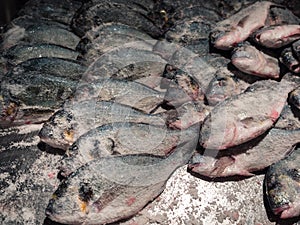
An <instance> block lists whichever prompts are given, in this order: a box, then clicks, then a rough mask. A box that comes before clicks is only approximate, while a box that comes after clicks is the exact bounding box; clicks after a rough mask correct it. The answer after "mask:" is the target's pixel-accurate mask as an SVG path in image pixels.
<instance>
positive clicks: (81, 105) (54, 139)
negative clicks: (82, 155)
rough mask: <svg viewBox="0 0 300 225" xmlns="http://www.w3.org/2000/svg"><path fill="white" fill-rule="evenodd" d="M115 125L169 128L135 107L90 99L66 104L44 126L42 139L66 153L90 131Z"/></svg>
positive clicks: (156, 116)
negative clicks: (128, 123)
mask: <svg viewBox="0 0 300 225" xmlns="http://www.w3.org/2000/svg"><path fill="white" fill-rule="evenodd" d="M114 122H135V123H145V124H151V125H157V126H165V120H164V118H163V117H162V116H161V115H149V114H145V113H143V112H141V111H139V110H136V109H133V108H131V107H128V106H125V105H122V104H118V103H114V102H105V101H98V100H97V99H90V100H86V101H82V102H71V103H69V105H68V103H65V106H64V109H62V110H59V111H57V112H56V113H55V114H54V115H53V116H52V117H51V118H50V119H49V121H48V122H46V123H44V126H43V128H42V129H41V131H40V133H39V136H40V139H41V141H43V142H45V143H47V144H48V145H50V146H52V147H55V148H60V149H63V150H66V149H67V148H68V147H69V146H70V145H72V144H73V143H74V141H76V140H77V138H78V137H79V136H81V135H82V134H84V133H85V132H87V131H88V130H90V129H92V128H95V127H98V126H101V125H104V124H108V123H114Z"/></svg>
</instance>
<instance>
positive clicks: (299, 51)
mask: <svg viewBox="0 0 300 225" xmlns="http://www.w3.org/2000/svg"><path fill="white" fill-rule="evenodd" d="M292 48H293V52H294V53H295V55H296V56H297V58H298V60H300V40H298V41H295V42H294V43H293V45H292Z"/></svg>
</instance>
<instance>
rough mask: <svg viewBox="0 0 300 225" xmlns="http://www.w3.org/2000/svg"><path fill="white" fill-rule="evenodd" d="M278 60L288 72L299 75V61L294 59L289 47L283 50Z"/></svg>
mask: <svg viewBox="0 0 300 225" xmlns="http://www.w3.org/2000/svg"><path fill="white" fill-rule="evenodd" d="M279 59H280V62H281V63H283V64H284V65H285V66H286V67H287V68H288V69H289V70H290V71H292V72H294V73H300V61H299V60H298V59H296V58H295V56H294V53H293V51H292V48H291V47H288V48H285V49H284V50H283V51H282V52H281V54H280V58H279Z"/></svg>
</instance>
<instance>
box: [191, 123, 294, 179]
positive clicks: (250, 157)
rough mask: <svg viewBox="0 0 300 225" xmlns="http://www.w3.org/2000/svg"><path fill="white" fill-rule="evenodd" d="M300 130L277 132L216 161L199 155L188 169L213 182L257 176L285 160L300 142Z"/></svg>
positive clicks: (216, 158)
mask: <svg viewBox="0 0 300 225" xmlns="http://www.w3.org/2000/svg"><path fill="white" fill-rule="evenodd" d="M299 134H300V129H299V128H298V129H296V130H284V129H276V128H273V129H271V130H270V131H269V132H267V133H266V134H263V135H261V136H259V137H258V138H257V139H256V140H253V141H250V142H247V143H245V144H243V145H239V146H236V147H234V148H232V149H228V153H225V154H221V155H218V154H216V155H215V157H214V156H213V155H210V154H209V153H206V152H204V154H203V155H202V154H200V153H199V152H195V153H194V155H193V157H192V158H191V160H190V163H189V165H188V168H189V171H190V172H192V173H194V174H199V175H202V176H207V177H210V178H219V177H229V176H238V175H240V176H253V175H254V174H253V172H255V171H260V170H263V169H265V168H267V167H268V166H270V165H271V164H273V163H275V162H277V161H279V160H281V159H283V158H284V157H285V156H286V155H288V154H289V153H290V152H291V151H293V149H294V147H295V145H296V144H297V143H298V142H299V141H300V138H299V137H300V135H299Z"/></svg>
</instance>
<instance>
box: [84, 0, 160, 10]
mask: <svg viewBox="0 0 300 225" xmlns="http://www.w3.org/2000/svg"><path fill="white" fill-rule="evenodd" d="M101 2H103V0H91V1H90V4H91V5H95V4H98V3H101ZM113 2H117V3H123V4H130V5H132V6H133V7H134V6H135V7H136V8H142V9H143V8H144V10H146V11H150V10H152V9H153V7H154V4H155V0H114V1H113Z"/></svg>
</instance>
